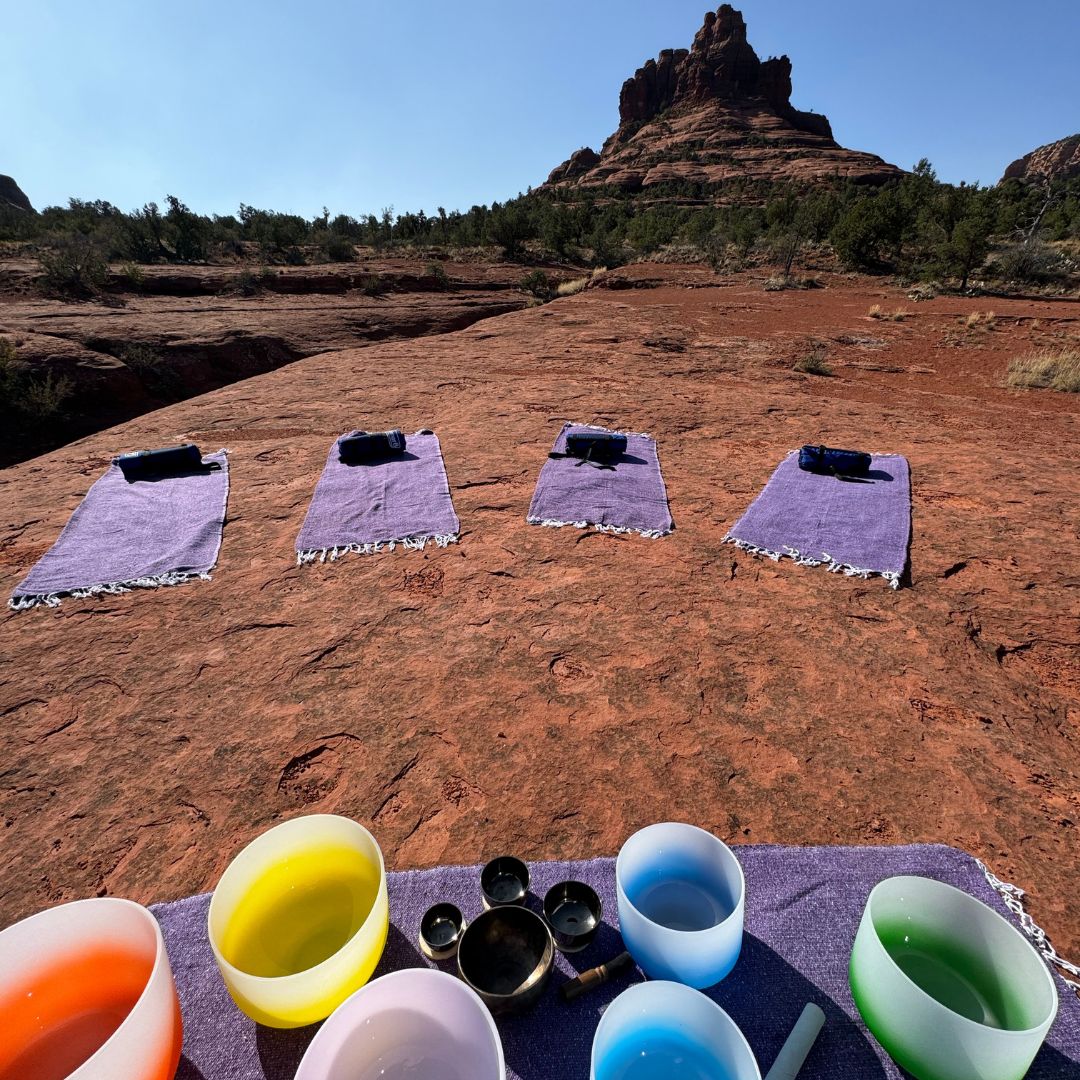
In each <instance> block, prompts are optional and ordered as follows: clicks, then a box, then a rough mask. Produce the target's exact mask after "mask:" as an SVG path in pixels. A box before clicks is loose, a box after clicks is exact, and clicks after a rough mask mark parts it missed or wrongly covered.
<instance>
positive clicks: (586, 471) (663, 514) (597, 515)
mask: <svg viewBox="0 0 1080 1080" xmlns="http://www.w3.org/2000/svg"><path fill="white" fill-rule="evenodd" d="M607 430H608V429H607V428H598V427H594V426H593V425H591V424H566V425H565V426H564V427H563V429H562V431H561V432H559V437H558V438H557V439H556V440H555V445H554V446H553V447H552V448H551V452H552V453H553V454H565V453H566V436H567V434H569V433H570V432H579V431H582V432H586V431H607ZM619 434H625V435H626V452H625V453H624V454H623V456H622V457H621V458H620V459H619V460H618V462H616V464H615V468H614V469H597V468H594V467H593V466H592V465H590V464H589V463H587V462H586V463H585V464H584V465H582V464H581V462H580V459H579V458H572V457H549V458H548V460H547V461H546V462H544V467H543V468H542V469H541V470H540V478H539V480H537V482H536V491H535V492H534V493H533V497H532V504H531V505H530V506H529V518H528V521H529V524H530V525H552V526H555V527H559V526H561V525H574V526H576V527H577V528H579V529H584V528H585V527H586V526H588V525H594V526H596V528H597V529H599V530H600V531H601V532H613V533H628V532H637V533H641V535H642V536H647V537H648V538H649V539H651V540H654V539H657V538H658V537H661V536H666V535H667V534H668V533H669V532H671V530H672V529H674V528H675V522H674V521H672V519H671V511H670V510H669V509H668V499H667V489H666V488H665V487H664V478H663V476H662V475H661V473H660V459H659V458H658V457H657V454H656V441H655V440H654V439H650V438H649V436H648V435H640V434H638V435H635V434H632V433H631V432H619Z"/></svg>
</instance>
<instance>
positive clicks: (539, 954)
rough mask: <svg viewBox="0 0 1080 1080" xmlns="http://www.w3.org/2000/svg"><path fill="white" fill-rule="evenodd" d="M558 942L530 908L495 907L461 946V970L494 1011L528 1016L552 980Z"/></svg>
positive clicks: (476, 923)
mask: <svg viewBox="0 0 1080 1080" xmlns="http://www.w3.org/2000/svg"><path fill="white" fill-rule="evenodd" d="M554 960H555V943H554V942H553V941H552V939H551V932H550V931H549V930H548V928H547V923H545V922H544V920H543V919H541V918H540V916H539V915H537V914H536V913H535V912H532V911H530V910H529V909H528V908H525V907H517V906H515V905H509V906H504V907H496V908H492V909H491V910H490V911H485V912H484V913H483V914H482V915H480V916H478V917H477V918H476V919H474V920H473V921H472V922H471V923H469V925H468V927H466V929H465V932H464V933H463V934H462V935H461V940H460V941H459V942H458V953H457V961H458V971H459V972H460V974H461V977H462V979H464V980H465V982H466V984H467V985H468V986H470V987H471V988H472V989H473V990H475V991H476V993H477V994H479V995H480V999H481V1000H482V1001H483V1002H484V1004H485V1005H487V1007H488V1008H489V1009H490V1010H491V1011H492V1012H493V1013H496V1014H497V1013H505V1012H524V1011H525V1010H527V1009H530V1008H532V1006H533V1005H535V1004H536V1003H537V1001H539V1000H540V996H541V995H542V994H543V992H544V987H545V986H546V985H547V981H548V979H549V978H550V976H551V968H552V965H553V963H554Z"/></svg>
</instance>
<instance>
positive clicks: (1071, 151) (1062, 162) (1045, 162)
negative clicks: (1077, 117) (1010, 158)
mask: <svg viewBox="0 0 1080 1080" xmlns="http://www.w3.org/2000/svg"><path fill="white" fill-rule="evenodd" d="M1078 176H1080V135H1069V136H1067V137H1066V138H1064V139H1058V141H1057V142H1052V143H1047V144H1046V146H1040V147H1039V148H1038V149H1037V150H1032V151H1031V153H1030V154H1025V155H1024V156H1023V157H1022V158H1018V159H1017V160H1016V161H1014V162H1013V163H1012V164H1011V165H1010V166H1009V167H1008V168H1007V169H1006V170H1005V175H1004V176H1003V177H1002V178H1001V179H1002V180H1039V179H1045V180H1051V181H1053V180H1072V179H1074V178H1075V177H1078Z"/></svg>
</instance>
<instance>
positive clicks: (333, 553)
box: [296, 533, 461, 566]
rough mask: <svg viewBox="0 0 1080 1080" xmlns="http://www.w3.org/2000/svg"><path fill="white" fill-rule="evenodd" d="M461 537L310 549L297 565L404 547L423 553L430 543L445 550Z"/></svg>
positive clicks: (299, 556)
mask: <svg viewBox="0 0 1080 1080" xmlns="http://www.w3.org/2000/svg"><path fill="white" fill-rule="evenodd" d="M460 536H461V534H460V533H429V534H427V535H425V536H400V537H397V538H396V539H394V540H380V541H379V542H378V543H374V544H339V545H338V546H337V547H330V548H309V549H308V550H306V551H298V552H297V553H296V565H297V566H303V565H304V564H305V563H313V562H321V563H324V562H326V561H327V560H328V559H329V560H330V562H335V561H336V560H338V559H340V558H342V557H343V556H345V555H378V554H379V553H380V552H383V551H393V550H394V548H396V547H403V548H404V549H405V550H406V551H423V550H424V548H425V547H426V546H427V545H428V544H429V543H433V544H436V545H437V546H438V547H441V548H444V547H448V546H449V545H450V544H456V543H457V542H458V540H459V539H460Z"/></svg>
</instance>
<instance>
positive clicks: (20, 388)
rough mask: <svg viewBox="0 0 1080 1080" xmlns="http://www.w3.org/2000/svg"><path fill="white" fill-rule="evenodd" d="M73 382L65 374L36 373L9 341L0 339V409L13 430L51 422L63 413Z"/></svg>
mask: <svg viewBox="0 0 1080 1080" xmlns="http://www.w3.org/2000/svg"><path fill="white" fill-rule="evenodd" d="M71 392H72V383H71V380H70V379H69V378H68V377H67V376H66V375H60V376H58V375H56V374H55V372H52V371H47V372H46V373H45V374H44V375H41V374H39V373H37V372H35V371H34V370H33V369H32V368H31V366H30V365H29V364H27V363H23V362H21V361H20V360H19V359H18V357H17V356H16V353H15V345H14V342H12V341H11V340H10V339H9V338H0V410H2V411H3V415H4V416H5V417H7V418H8V419H9V421H11V420H13V421H14V422H15V425H16V427H23V426H25V425H27V424H38V423H42V422H44V421H48V420H53V419H55V418H56V417H57V416H59V415H61V414H62V413H63V411H64V403H65V402H66V401H67V399H68V398H69V397H71Z"/></svg>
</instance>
